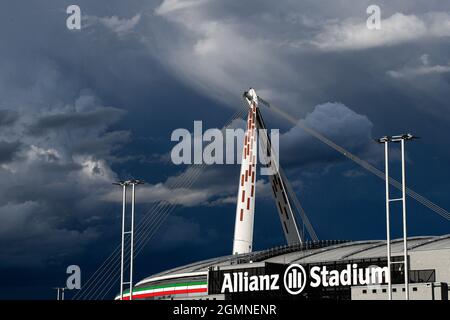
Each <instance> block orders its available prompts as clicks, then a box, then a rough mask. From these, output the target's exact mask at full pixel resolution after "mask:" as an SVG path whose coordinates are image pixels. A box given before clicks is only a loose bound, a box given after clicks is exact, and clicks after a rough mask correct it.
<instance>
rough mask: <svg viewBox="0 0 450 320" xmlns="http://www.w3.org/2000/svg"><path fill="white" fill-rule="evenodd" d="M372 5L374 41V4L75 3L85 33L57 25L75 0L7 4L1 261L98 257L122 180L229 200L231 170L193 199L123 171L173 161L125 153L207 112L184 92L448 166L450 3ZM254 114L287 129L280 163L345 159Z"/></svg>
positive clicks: (211, 171)
mask: <svg viewBox="0 0 450 320" xmlns="http://www.w3.org/2000/svg"><path fill="white" fill-rule="evenodd" d="M378 2H379V4H380V6H381V8H382V18H383V19H386V21H385V22H386V24H385V26H386V30H385V31H383V33H381V35H382V36H381V37H380V36H378V37H373V35H370V34H369V38H367V37H365V36H364V34H365V33H366V32H367V30H366V29H365V28H364V23H365V19H366V17H367V15H366V8H367V6H368V5H369V4H372V1H350V0H343V1H339V2H336V1H331V0H330V1H321V2H318V1H315V0H308V1H290V0H285V1H277V2H274V1H270V0H264V1H247V2H246V3H245V4H243V3H242V1H237V0H232V1H203V0H191V1H179V0H169V1H167V0H166V1H145V2H142V1H139V0H131V1H126V2H124V1H120V0H114V1H89V0H81V1H78V2H77V4H78V5H80V7H81V10H82V15H83V20H82V30H80V31H69V30H67V28H66V26H65V19H66V17H67V15H66V13H65V9H66V7H67V6H68V5H69V4H73V3H72V2H71V1H32V2H27V4H26V5H25V4H24V3H22V2H20V1H8V4H6V2H2V4H1V5H0V6H1V8H0V38H1V39H2V44H5V45H3V46H2V50H0V70H1V72H0V96H1V98H2V102H1V106H2V108H3V107H7V108H8V110H3V109H2V110H0V132H1V134H2V138H1V141H4V142H2V143H3V147H2V144H0V149H2V150H0V152H1V156H0V163H1V166H0V219H1V223H0V241H1V243H2V244H3V243H11V244H13V245H10V246H9V245H8V246H7V245H2V246H0V264H1V265H8V266H36V265H40V266H46V265H47V264H48V263H49V262H51V261H68V260H64V259H65V258H67V257H73V256H76V255H77V254H82V253H86V252H87V255H88V256H91V255H93V256H97V254H98V252H100V251H101V250H104V249H103V247H101V248H100V247H99V248H97V247H95V245H96V244H99V243H102V241H106V242H109V241H108V240H110V238H108V235H110V234H111V232H112V231H111V230H112V228H113V227H112V225H114V221H115V220H114V218H115V216H114V215H113V214H111V211H112V210H111V206H110V205H109V201H110V200H111V199H112V200H113V201H117V190H116V189H112V187H111V181H114V180H116V179H118V178H119V175H120V177H122V176H124V175H125V176H127V175H131V174H132V173H135V172H139V174H141V172H143V171H144V170H147V171H146V174H148V175H149V176H150V177H151V178H152V179H153V177H154V176H155V175H158V177H159V178H160V181H161V182H160V183H158V181H153V183H149V184H148V185H147V187H146V188H145V189H143V190H142V191H143V196H144V195H145V198H144V199H145V200H146V201H148V202H152V201H158V200H161V199H163V200H167V199H169V200H170V199H171V197H174V196H176V197H179V198H178V199H180V201H181V200H182V201H184V202H182V204H183V205H186V206H200V205H202V206H205V205H206V206H222V205H227V204H229V203H232V202H233V201H234V195H235V192H236V188H237V186H236V181H235V180H236V177H237V175H238V173H237V172H238V167H227V168H219V167H210V168H208V170H205V172H204V175H202V177H203V178H202V179H201V180H199V181H197V182H196V183H194V185H193V186H192V188H189V189H179V190H175V191H173V190H171V189H170V188H168V185H170V182H171V181H172V180H173V179H174V178H173V177H169V178H167V176H170V175H172V174H173V175H175V174H174V173H171V171H170V170H169V171H168V172H165V171H164V170H166V169H167V168H168V167H169V166H166V167H165V169H164V170H161V167H158V166H155V167H153V166H150V165H146V164H147V163H144V164H142V163H141V164H140V166H139V167H135V166H133V164H130V163H126V160H124V159H145V157H148V153H151V155H152V157H153V158H161V154H165V153H166V152H167V148H161V150H159V149H158V148H154V147H153V146H154V144H150V143H149V144H148V145H145V147H148V149H145V148H138V149H139V150H132V149H127V145H128V144H131V143H132V142H133V141H134V140H133V139H134V138H136V136H135V132H131V129H130V128H133V129H134V128H135V126H137V124H140V126H141V127H142V128H144V129H142V130H141V132H140V134H143V135H148V134H149V132H154V131H152V130H155V131H156V129H158V128H163V129H165V130H166V131H167V130H168V131H171V130H172V129H175V128H172V127H174V126H176V124H175V123H180V122H181V121H180V119H181V120H186V119H190V117H194V116H193V114H195V111H197V110H203V109H200V107H199V106H198V105H197V104H195V103H192V104H190V105H189V104H185V103H184V102H185V99H186V96H189V95H191V92H190V91H191V90H187V89H186V88H189V89H193V90H194V91H197V92H199V93H201V95H204V96H207V97H209V98H210V99H212V100H213V101H220V102H221V103H226V104H227V105H228V106H230V107H233V108H237V107H239V106H240V105H239V95H240V93H241V92H242V90H244V89H246V88H248V87H249V86H254V87H255V88H256V89H257V90H258V93H259V94H260V95H261V96H262V97H264V98H266V99H267V100H269V101H271V102H273V103H275V104H276V105H277V106H279V107H281V108H283V110H285V111H287V112H288V113H289V114H292V115H293V116H294V117H296V118H297V119H304V120H299V121H305V122H306V123H308V124H309V125H311V126H312V127H313V128H315V129H317V130H318V131H320V132H322V133H324V134H325V135H327V136H328V137H329V138H332V139H333V140H336V141H337V142H339V144H342V145H344V146H345V147H346V148H348V149H350V151H352V152H355V153H357V154H358V155H361V156H363V157H364V158H365V159H367V160H369V161H377V159H378V158H379V155H378V154H375V152H374V149H372V147H371V146H370V145H369V140H370V139H371V138H372V136H377V135H382V134H387V133H393V134H395V133H399V132H401V131H403V130H409V129H414V131H416V132H417V133H418V134H419V135H423V133H424V132H425V133H427V135H428V136H435V137H437V138H436V139H433V142H432V144H435V146H434V147H432V148H434V149H433V154H434V153H436V154H438V156H439V157H442V158H441V159H443V161H444V162H445V161H446V160H450V154H449V153H448V151H445V150H442V149H437V147H436V146H438V145H439V143H441V142H443V145H445V144H446V142H447V141H446V139H447V137H446V134H442V131H440V130H442V128H444V129H447V122H448V117H449V114H450V113H449V112H448V111H449V110H448V101H449V98H450V96H449V93H450V90H449V85H450V81H449V78H448V74H447V73H445V72H441V71H442V70H446V69H445V67H446V66H448V63H449V61H448V53H447V52H448V35H447V34H446V32H447V29H446V28H441V29H440V28H439V27H440V26H442V23H445V22H446V21H448V20H447V18H448V12H449V10H450V4H449V3H448V2H443V1H438V0H430V1H427V2H420V1H387V0H384V1H378ZM439 13H442V14H439ZM443 26H444V27H445V26H446V25H445V24H444V25H443ZM395 28H397V29H398V30H401V32H399V33H396V32H392V30H395ZM367 39H368V40H370V41H366V40H367ZM423 55H427V56H428V60H427V61H429V65H428V66H427V67H428V69H423V68H422V67H423V61H421V57H423ZM436 66H438V67H439V66H440V67H439V68H436ZM442 67H444V68H442ZM418 68H419V69H418ZM421 68H422V69H421ZM417 70H419V71H417ZM424 70H425V71H424ZM430 70H431V72H430ZM433 70H434V71H436V70H441V71H439V72H432V71H433ZM424 72H426V75H425V76H423V75H422V73H424ZM393 75H394V76H393ZM402 75H403V76H402ZM180 88H181V90H180ZM155 97H157V98H155ZM176 98H178V100H177V99H176ZM202 101H206V102H204V103H205V104H206V103H209V100H206V99H205V100H202ZM332 101H338V102H340V103H342V104H340V105H338V104H330V103H329V102H332ZM125 110H126V111H125ZM211 113H216V110H215V109H214V110H213V111H211ZM161 114H164V115H166V117H165V118H164V117H161ZM264 114H265V115H266V114H267V116H266V121H267V123H268V125H269V126H270V127H272V128H281V129H282V131H283V132H285V133H284V135H283V137H282V139H283V140H284V143H285V146H283V140H282V141H281V146H282V148H287V150H288V151H285V152H283V156H282V157H281V162H282V163H283V162H284V163H286V164H287V165H288V166H290V167H291V168H293V167H295V166H298V165H302V166H303V165H310V164H314V163H318V162H321V163H326V165H334V164H336V163H340V158H338V157H336V155H335V154H333V153H332V152H329V151H328V150H327V149H326V148H325V147H323V146H321V145H319V144H317V143H316V142H314V141H313V140H311V138H309V137H306V136H305V135H304V134H303V133H301V132H300V131H298V130H297V129H296V128H295V127H294V128H291V127H289V126H288V125H287V124H286V123H284V122H282V121H281V120H280V119H279V118H277V117H276V116H273V115H271V114H270V111H269V110H264ZM445 121H447V122H445ZM155 128H156V129H155ZM167 128H169V129H167ZM420 131H422V132H420ZM164 132H165V131H164ZM165 137H166V136H164V138H165ZM138 138H139V137H138ZM167 141H168V143H169V139H168V138H167ZM119 151H120V152H119ZM137 153H139V154H137ZM142 153H144V154H142ZM2 159H3V161H4V162H2ZM170 169H171V170H173V171H178V170H180V168H178V167H177V168H175V169H173V167H170ZM311 170H312V169H311ZM162 171H164V173H163V174H161V172H162ZM347 176H355V175H354V174H350V173H349V174H347ZM297 178H298V177H297V176H294V177H292V180H296V179H297ZM264 186H265V185H263V186H262V187H261V188H264ZM261 188H260V189H258V190H259V191H258V192H259V195H261V194H264V192H262V191H261V190H262V189H261ZM105 198H107V199H106V200H108V201H106V200H105ZM113 208H116V207H115V206H113ZM216 209H217V208H215V209H214V210H215V211H217V212H218V213H219V214H220V213H221V212H220V211H218V210H216ZM113 212H115V211H113ZM93 221H95V222H93ZM174 224H176V227H174V228H169V232H170V233H177V232H178V230H180V229H186V228H192V229H193V230H192V231H193V232H186V233H185V234H183V235H181V236H180V237H179V238H178V240H179V241H180V242H187V241H189V238H191V237H193V238H196V237H197V236H198V232H199V227H198V225H197V224H196V222H195V221H193V220H186V221H175V222H174ZM202 228H208V225H205V226H202ZM194 241H196V240H194ZM172 245H176V244H173V243H172ZM93 252H94V253H95V254H92V253H93Z"/></svg>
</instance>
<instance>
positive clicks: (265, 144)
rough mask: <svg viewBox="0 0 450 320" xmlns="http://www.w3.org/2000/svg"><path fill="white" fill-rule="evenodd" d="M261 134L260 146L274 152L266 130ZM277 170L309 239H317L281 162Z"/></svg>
mask: <svg viewBox="0 0 450 320" xmlns="http://www.w3.org/2000/svg"><path fill="white" fill-rule="evenodd" d="M259 116H260V119H261V126H262V129H266V127H265V125H264V120H263V119H262V114H261V113H260V115H259ZM263 134H264V135H263V139H262V140H261V143H262V144H263V145H262V148H263V149H264V150H267V149H268V148H269V147H270V154H271V155H272V154H274V153H275V150H273V148H272V144H271V143H270V139H269V136H268V133H267V131H263ZM263 155H264V157H265V158H266V163H270V162H271V161H272V160H271V159H270V160H269V159H268V157H267V155H266V154H265V153H263ZM270 158H272V156H270ZM278 171H279V173H280V176H281V178H282V179H283V182H284V183H285V185H286V191H287V194H288V195H290V198H291V199H292V200H293V201H294V206H295V207H296V209H297V211H298V213H299V214H300V217H301V219H302V222H303V228H304V227H306V229H307V231H308V234H309V235H310V237H311V239H313V241H318V240H319V239H318V237H317V234H316V232H315V230H314V228H313V226H312V224H311V222H310V221H309V218H308V216H307V215H306V212H305V210H304V209H303V207H302V206H301V205H300V202H299V200H298V198H297V196H296V194H295V192H294V190H293V188H292V186H291V184H290V182H289V180H288V179H287V178H286V175H285V174H284V170H283V169H282V167H281V164H278ZM302 233H303V237H304V231H303V232H302Z"/></svg>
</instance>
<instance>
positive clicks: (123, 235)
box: [120, 183, 127, 300]
mask: <svg viewBox="0 0 450 320" xmlns="http://www.w3.org/2000/svg"><path fill="white" fill-rule="evenodd" d="M122 188H123V191H122V193H123V194H122V246H121V248H122V250H121V258H120V300H123V268H124V261H123V260H124V247H125V207H126V201H127V185H126V184H125V183H123V184H122Z"/></svg>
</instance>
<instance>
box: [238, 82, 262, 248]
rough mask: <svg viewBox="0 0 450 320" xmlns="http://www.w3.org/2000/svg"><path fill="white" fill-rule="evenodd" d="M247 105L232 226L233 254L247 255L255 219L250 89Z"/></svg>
mask: <svg viewBox="0 0 450 320" xmlns="http://www.w3.org/2000/svg"><path fill="white" fill-rule="evenodd" d="M245 99H246V100H247V102H248V104H249V107H250V108H249V110H248V118H247V129H246V131H245V136H244V149H243V152H242V160H241V161H242V162H241V174H240V176H239V191H238V195H237V206H236V222H235V225H234V241H233V254H241V253H249V252H251V251H252V245H253V221H254V218H255V182H256V155H257V152H258V147H257V146H258V144H257V134H256V126H255V119H256V109H257V108H258V96H257V95H256V92H255V90H253V89H250V90H249V91H248V92H247V95H245Z"/></svg>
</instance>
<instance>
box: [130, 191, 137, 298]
mask: <svg viewBox="0 0 450 320" xmlns="http://www.w3.org/2000/svg"><path fill="white" fill-rule="evenodd" d="M135 185H136V184H135V183H134V182H132V183H131V186H132V194H131V230H130V233H131V240H130V300H133V260H134V201H135V199H136V198H135Z"/></svg>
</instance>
